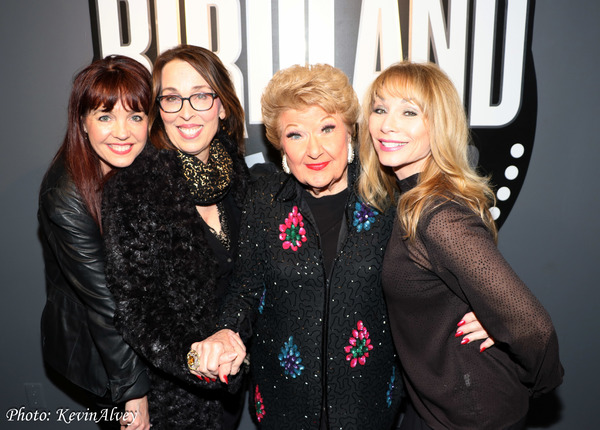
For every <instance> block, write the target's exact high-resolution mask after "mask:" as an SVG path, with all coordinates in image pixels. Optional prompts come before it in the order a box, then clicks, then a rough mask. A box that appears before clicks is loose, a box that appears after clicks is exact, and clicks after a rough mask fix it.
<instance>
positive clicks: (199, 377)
mask: <svg viewBox="0 0 600 430" xmlns="http://www.w3.org/2000/svg"><path fill="white" fill-rule="evenodd" d="M194 376H195V377H196V378H198V379H202V376H201V375H194Z"/></svg>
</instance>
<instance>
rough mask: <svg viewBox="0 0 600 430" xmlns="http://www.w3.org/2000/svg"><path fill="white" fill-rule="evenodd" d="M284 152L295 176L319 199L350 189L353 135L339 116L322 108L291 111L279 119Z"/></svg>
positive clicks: (313, 107) (284, 113)
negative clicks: (349, 148)
mask: <svg viewBox="0 0 600 430" xmlns="http://www.w3.org/2000/svg"><path fill="white" fill-rule="evenodd" d="M279 130H281V134H280V142H281V149H282V150H283V153H284V154H285V155H286V158H287V163H288V166H289V168H290V171H291V173H292V174H293V175H294V176H295V177H296V179H297V180H298V181H299V182H300V183H302V184H304V185H305V186H306V187H307V189H308V191H309V192H310V193H311V194H312V195H313V196H315V197H321V196H323V195H330V194H337V193H339V192H341V191H343V190H344V189H346V188H347V186H348V174H347V172H348V143H349V142H350V139H351V136H350V133H349V131H348V129H347V127H346V125H345V124H344V121H343V120H342V117H341V116H340V115H339V114H329V113H327V112H325V111H324V110H323V109H322V108H321V107H319V106H310V107H308V108H306V109H302V110H296V109H289V110H286V111H284V112H283V113H282V114H281V115H280V116H279Z"/></svg>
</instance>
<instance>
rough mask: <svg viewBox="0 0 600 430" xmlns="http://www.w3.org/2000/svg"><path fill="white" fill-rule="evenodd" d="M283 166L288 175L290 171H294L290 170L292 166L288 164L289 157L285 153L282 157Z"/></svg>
mask: <svg viewBox="0 0 600 430" xmlns="http://www.w3.org/2000/svg"><path fill="white" fill-rule="evenodd" d="M281 168H282V169H283V171H284V172H285V173H287V174H288V175H289V174H290V173H292V171H291V170H290V166H288V163H287V157H286V156H285V154H283V157H281Z"/></svg>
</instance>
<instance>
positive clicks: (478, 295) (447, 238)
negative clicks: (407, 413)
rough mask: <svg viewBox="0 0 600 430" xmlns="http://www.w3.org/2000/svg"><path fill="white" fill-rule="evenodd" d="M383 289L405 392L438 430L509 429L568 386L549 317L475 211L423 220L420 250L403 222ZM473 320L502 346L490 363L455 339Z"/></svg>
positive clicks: (449, 210) (406, 185)
mask: <svg viewBox="0 0 600 430" xmlns="http://www.w3.org/2000/svg"><path fill="white" fill-rule="evenodd" d="M415 183H416V178H415V177H410V178H408V179H406V180H404V181H402V182H401V184H400V185H401V189H402V190H403V191H406V190H408V189H410V188H411V187H413V186H414V185H415ZM383 286H384V293H385V297H386V301H387V305H388V311H389V315H390V321H391V327H392V334H393V337H394V343H395V345H396V350H397V351H398V354H399V355H400V361H401V363H402V366H403V368H404V372H405V374H404V376H405V384H406V387H407V390H408V392H409V394H410V397H411V400H412V402H413V404H414V406H415V409H417V411H418V412H419V414H420V415H421V416H422V417H423V418H424V419H425V421H426V422H427V424H428V425H429V426H431V427H432V428H434V429H444V428H451V429H501V428H505V427H506V426H508V425H511V424H514V423H515V422H517V421H519V420H520V419H522V418H523V417H524V416H525V415H526V413H527V408H528V401H529V396H530V395H531V394H537V393H543V392H547V391H550V390H552V389H553V388H555V387H556V386H558V385H559V384H560V383H561V381H562V375H563V368H562V366H561V364H560V361H559V356H558V340H557V336H556V332H555V330H554V327H553V325H552V321H551V320H550V316H549V315H548V313H547V312H546V310H545V309H544V308H543V306H542V305H541V304H540V302H539V301H538V300H537V299H536V298H535V296H534V295H533V294H532V293H531V291H529V289H528V288H527V287H526V286H525V284H524V283H523V282H522V281H521V280H520V279H519V278H518V277H517V275H516V274H515V273H514V272H513V270H512V269H511V268H510V266H509V264H508V263H507V262H506V261H505V260H504V258H503V257H502V255H501V254H500V252H499V251H498V249H497V247H496V245H495V243H494V241H493V238H492V235H491V234H490V233H489V231H488V230H487V228H486V227H485V225H484V223H483V221H482V220H481V218H480V217H479V216H478V215H476V214H475V213H473V212H472V211H471V210H469V209H468V208H465V207H464V206H461V205H459V204H457V203H455V202H449V201H448V202H440V205H439V206H436V207H435V209H433V210H432V211H431V212H430V213H427V214H425V215H423V216H422V217H421V220H420V221H419V224H418V227H417V235H416V240H415V242H414V243H411V242H409V241H407V240H403V239H402V232H401V230H400V227H399V224H398V223H397V222H396V223H395V224H394V230H393V232H392V236H391V239H390V243H389V245H388V248H387V251H386V255H385V259H384V264H383ZM469 311H474V312H475V314H476V315H477V318H478V319H479V320H480V322H481V324H482V325H483V326H484V327H485V329H486V330H487V331H488V333H489V334H490V335H491V336H492V337H493V338H494V340H495V341H496V345H495V346H494V347H493V348H489V349H487V350H486V351H485V352H483V353H480V352H479V344H480V342H472V343H469V344H467V345H461V344H460V340H461V339H457V338H455V332H456V328H457V327H456V324H457V322H458V321H459V320H460V318H461V317H462V316H463V315H464V314H465V313H467V312H469Z"/></svg>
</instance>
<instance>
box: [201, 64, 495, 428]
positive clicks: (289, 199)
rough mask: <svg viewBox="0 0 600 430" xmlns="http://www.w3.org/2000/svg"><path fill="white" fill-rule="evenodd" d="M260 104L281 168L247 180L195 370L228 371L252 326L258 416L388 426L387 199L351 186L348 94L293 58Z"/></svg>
mask: <svg viewBox="0 0 600 430" xmlns="http://www.w3.org/2000/svg"><path fill="white" fill-rule="evenodd" d="M262 113H263V120H264V123H265V127H266V133H267V138H268V139H269V142H270V143H271V144H272V145H273V146H274V147H275V148H276V149H277V150H279V151H280V152H281V155H282V167H283V172H280V171H279V172H273V173H271V174H267V175H265V176H264V177H262V178H260V179H258V180H257V181H256V182H255V183H254V184H252V185H251V187H250V189H249V191H248V197H247V200H246V203H245V204H244V209H245V210H244V214H243V215H242V222H241V233H240V238H241V241H240V259H239V260H238V264H237V265H236V276H235V278H234V281H233V284H232V290H231V291H230V293H229V294H228V296H227V300H226V306H225V310H224V312H223V315H222V317H221V322H220V326H221V327H223V330H221V331H219V332H217V333H215V334H214V335H213V336H211V337H210V338H208V339H207V340H204V341H203V342H196V343H194V344H193V345H192V348H193V351H194V353H195V355H196V357H197V363H195V365H194V366H193V367H194V369H193V370H194V372H195V373H197V374H201V375H204V376H206V377H216V376H219V377H222V376H223V375H226V374H229V373H230V372H231V373H234V374H235V373H237V371H238V369H239V366H240V364H241V362H242V360H243V358H244V355H245V354H244V351H242V350H240V351H237V352H238V356H237V358H236V359H235V360H233V362H232V363H225V362H224V361H223V360H222V357H223V356H224V353H225V354H226V353H228V352H229V344H230V341H229V339H230V336H231V335H232V334H233V333H234V332H239V333H242V334H243V333H248V334H249V333H252V336H248V335H246V336H243V340H244V341H245V342H247V343H248V342H249V343H250V345H251V346H250V348H251V360H250V367H251V396H252V398H253V403H254V405H255V408H254V410H255V418H256V421H257V422H258V423H259V427H260V428H261V429H332V428H352V429H360V428H369V429H389V428H391V427H392V426H393V425H394V423H395V420H396V417H397V412H398V407H399V405H400V402H401V398H402V383H401V380H400V370H399V367H398V363H397V357H396V355H395V353H394V345H393V342H392V338H391V336H390V331H389V319H388V316H387V314H386V308H385V301H384V297H383V292H382V288H381V264H382V260H383V255H384V250H385V244H386V243H387V240H388V238H389V235H390V232H391V227H392V219H393V211H387V212H378V211H376V210H374V209H373V208H372V207H370V206H368V205H366V204H365V203H364V202H363V201H362V200H361V199H360V198H359V197H358V195H357V193H356V188H355V183H356V179H357V176H358V172H359V171H360V168H359V164H358V162H357V160H355V157H354V140H355V134H356V123H357V121H358V117H359V113H360V107H359V103H358V98H357V97H356V94H355V92H354V90H353V88H352V85H351V84H350V81H349V80H348V78H347V77H346V75H345V74H344V73H343V72H342V71H341V70H339V69H337V68H335V67H332V66H330V65H326V64H317V65H312V66H292V67H290V68H288V69H284V70H281V71H279V72H277V73H276V74H275V76H274V77H273V78H272V80H271V81H270V83H269V84H268V85H267V88H266V89H265V92H264V94H263V97H262ZM458 321H459V319H456V320H455V321H454V323H455V324H456V322H458ZM473 327H474V329H475V330H477V329H480V326H479V325H478V324H474V325H473ZM465 331H470V330H465ZM479 334H481V332H480V333H479ZM474 336H476V335H474ZM483 337H485V336H483ZM457 343H459V341H458V340H457Z"/></svg>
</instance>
